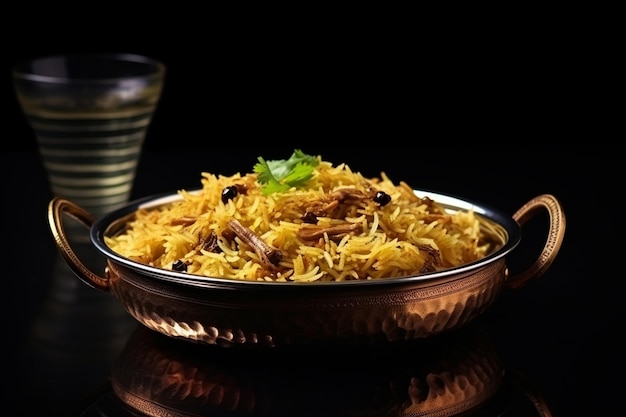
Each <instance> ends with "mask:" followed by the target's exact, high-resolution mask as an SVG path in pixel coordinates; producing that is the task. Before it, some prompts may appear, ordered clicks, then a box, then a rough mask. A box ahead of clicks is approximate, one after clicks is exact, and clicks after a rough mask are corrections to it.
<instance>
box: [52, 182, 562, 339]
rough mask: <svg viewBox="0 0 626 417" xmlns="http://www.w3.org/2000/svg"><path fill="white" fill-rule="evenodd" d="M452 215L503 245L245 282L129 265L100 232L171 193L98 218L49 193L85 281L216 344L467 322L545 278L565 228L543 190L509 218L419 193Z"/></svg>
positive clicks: (150, 322)
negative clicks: (98, 261) (437, 261)
mask: <svg viewBox="0 0 626 417" xmlns="http://www.w3.org/2000/svg"><path fill="white" fill-rule="evenodd" d="M415 192H416V193H417V194H419V195H420V196H428V197H430V198H432V199H434V200H435V201H438V202H439V203H441V204H442V205H444V206H445V208H446V210H448V211H450V212H454V211H459V210H466V209H469V208H473V210H474V211H475V213H476V214H477V215H478V216H479V217H480V218H481V224H482V225H483V226H484V228H485V230H486V231H488V233H489V234H490V235H491V237H492V238H493V239H495V240H497V241H498V243H499V245H498V246H499V247H498V248H497V249H496V250H494V251H493V252H492V253H490V254H488V255H487V256H486V257H484V258H483V259H480V260H479V261H475V262H472V263H469V264H466V265H462V266H460V267H456V268H451V269H448V270H444V271H438V272H431V273H424V274H420V275H416V276H409V277H401V278H390V279H379V280H368V281H344V282H319V283H306V284H300V283H280V282H251V281H238V280H232V279H224V278H219V277H200V276H194V275H191V274H186V273H184V272H176V271H169V270H164V269H159V268H154V267H150V266H147V265H143V264H140V263H138V262H134V261H132V260H129V259H127V258H124V257H122V256H120V255H119V254H117V253H115V252H114V251H112V250H111V249H110V248H109V247H108V246H107V245H106V244H105V243H104V236H106V235H110V234H113V233H116V232H118V231H119V230H120V229H121V228H123V227H124V225H125V224H126V223H127V222H128V220H129V219H130V218H132V216H133V214H134V212H135V211H136V210H137V209H138V207H140V206H141V207H156V206H158V205H160V204H167V203H168V202H171V201H173V200H175V199H177V198H179V197H178V195H177V194H170V195H160V196H154V197H147V198H143V199H140V200H137V201H135V202H132V203H129V204H128V205H126V206H125V207H123V208H121V209H118V210H116V211H114V212H111V213H109V214H108V215H106V216H104V217H102V218H101V219H99V220H97V221H95V220H94V218H93V216H92V215H91V214H90V213H89V212H87V211H86V210H84V209H83V208H81V207H80V206H78V205H76V204H74V203H72V202H71V201H69V200H67V199H64V198H61V197H55V198H53V199H52V200H51V201H50V204H49V207H48V220H49V225H50V228H51V231H52V234H53V237H54V239H55V242H56V245H57V247H58V249H59V251H60V253H61V255H62V256H63V257H64V258H65V260H66V261H67V263H68V265H69V266H70V267H71V268H72V270H73V271H74V273H75V274H76V275H77V276H78V278H80V279H81V280H82V281H84V282H85V283H86V284H88V285H90V286H91V287H94V288H96V289H98V290H102V291H108V292H111V293H112V294H113V295H114V296H115V297H117V298H118V299H119V301H120V302H121V303H122V305H123V306H124V308H125V309H126V311H128V313H129V314H130V315H132V316H133V317H134V318H135V319H136V320H137V321H139V322H140V323H142V324H143V325H145V326H146V327H148V328H150V329H153V330H155V331H158V332H160V333H163V334H165V335H168V336H171V337H174V338H181V339H184V340H188V341H192V342H197V343H201V344H209V345H220V346H281V345H292V346H293V345H315V344H320V343H326V344H327V343H333V344H370V343H376V342H392V341H400V340H415V339H421V338H425V337H429V336H432V335H436V334H439V333H443V332H447V331H449V330H452V329H456V328H459V327H461V326H464V325H465V324H466V323H468V322H470V321H472V320H473V319H474V318H475V317H477V316H479V315H480V314H482V313H483V312H484V311H485V310H486V309H487V308H488V307H489V306H490V305H491V304H492V303H493V301H494V300H495V299H496V298H497V297H498V296H499V295H500V293H501V292H502V291H503V290H504V289H505V288H513V289H517V288H520V287H523V286H524V285H525V284H526V283H528V282H529V281H531V280H534V279H536V278H538V277H540V276H542V275H543V274H544V273H545V272H546V270H547V269H548V268H549V266H550V265H551V264H552V262H553V261H554V259H555V257H556V255H557V253H558V251H559V249H560V246H561V243H562V241H563V237H564V233H565V215H564V213H563V210H562V207H561V205H560V203H559V201H558V200H557V199H556V198H555V197H554V196H552V195H550V194H543V195H539V196H537V197H535V198H533V199H531V200H530V201H528V202H527V203H526V204H524V205H523V206H522V207H520V208H519V209H518V210H517V211H516V212H515V213H514V214H513V216H507V215H504V214H502V213H500V212H499V211H497V210H494V209H492V208H489V207H486V206H484V205H481V204H475V203H473V202H470V201H467V200H462V199H459V198H456V197H453V196H449V195H445V194H440V193H434V192H429V191H424V190H415ZM540 209H544V210H547V212H548V214H549V218H550V221H549V230H548V233H547V238H546V241H545V245H544V247H543V249H542V250H541V253H540V254H539V256H538V258H537V259H536V261H535V262H534V263H532V265H530V266H529V267H528V268H527V269H525V270H524V271H522V272H520V273H515V274H512V273H510V272H509V269H508V267H507V262H506V258H507V256H508V255H510V254H511V252H512V251H513V250H514V249H515V248H516V247H517V246H518V244H519V242H520V240H521V236H522V225H523V224H524V223H525V222H526V221H527V220H529V219H530V218H532V217H533V216H534V215H535V214H536V213H537V212H538V211H539V210H540ZM64 215H69V216H70V217H72V218H74V219H76V220H77V221H78V222H80V223H82V224H83V225H84V226H86V227H87V228H88V229H89V236H90V241H91V243H92V245H93V246H94V247H95V248H96V249H97V251H98V252H99V253H101V254H102V255H103V256H104V257H105V258H106V268H105V271H103V272H102V273H97V272H94V271H92V270H90V269H89V267H87V266H86V265H85V263H84V262H83V261H81V259H79V257H78V256H77V255H76V253H75V252H74V250H73V249H72V245H71V243H70V241H71V239H69V236H68V234H67V233H66V231H65V228H64Z"/></svg>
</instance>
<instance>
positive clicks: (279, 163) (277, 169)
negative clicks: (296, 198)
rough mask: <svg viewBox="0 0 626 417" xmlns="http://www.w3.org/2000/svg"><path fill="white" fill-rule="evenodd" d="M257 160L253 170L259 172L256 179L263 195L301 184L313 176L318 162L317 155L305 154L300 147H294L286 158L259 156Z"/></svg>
mask: <svg viewBox="0 0 626 417" xmlns="http://www.w3.org/2000/svg"><path fill="white" fill-rule="evenodd" d="M258 160H259V162H258V163H256V164H255V165H254V172H256V173H257V174H259V175H258V177H257V181H258V182H259V183H260V184H262V191H263V194H264V195H267V194H272V193H279V192H283V191H287V190H288V189H289V188H291V187H301V186H303V185H304V184H305V183H306V182H307V181H308V180H309V179H310V178H311V177H312V176H313V171H314V169H315V166H317V164H319V159H318V157H315V156H312V155H307V154H305V153H304V152H302V151H301V150H300V149H296V150H295V151H294V152H293V154H292V155H291V156H290V157H289V159H287V160H285V159H275V160H270V161H266V160H265V159H263V157H260V156H259V157H258Z"/></svg>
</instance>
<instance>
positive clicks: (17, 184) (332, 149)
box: [0, 26, 624, 416]
mask: <svg viewBox="0 0 626 417" xmlns="http://www.w3.org/2000/svg"><path fill="white" fill-rule="evenodd" d="M66 29H67V28H66ZM76 29H77V31H78V29H79V28H76ZM83 29H84V28H83ZM97 29H98V27H95V28H90V30H89V31H87V32H85V33H86V35H85V36H84V37H82V38H81V37H77V36H76V32H71V31H70V32H68V31H64V32H63V33H61V32H56V31H55V30H54V27H52V26H50V27H48V28H42V29H41V31H42V32H41V33H40V36H37V37H36V39H23V40H22V42H21V43H10V45H7V49H6V50H5V51H3V53H2V60H3V61H2V63H3V65H2V68H1V70H2V74H3V76H2V77H1V78H0V100H1V101H2V104H3V107H2V109H3V110H2V112H3V117H2V122H3V131H4V132H5V133H3V134H2V136H3V138H4V140H3V141H2V144H1V145H0V148H1V149H2V178H3V182H4V189H5V190H6V194H5V197H4V199H3V201H4V204H3V218H4V219H5V221H4V225H3V227H2V236H3V240H4V241H5V246H4V247H5V248H6V247H8V248H9V252H8V254H7V255H6V256H5V266H6V267H8V268H5V273H4V274H3V276H4V278H5V280H6V281H5V286H4V289H3V314H2V315H3V318H4V321H5V326H7V327H5V329H11V330H10V331H9V330H6V333H10V335H8V336H9V339H10V340H11V341H12V342H9V347H8V348H9V349H10V352H12V353H14V352H16V351H18V350H19V349H20V346H21V343H22V342H23V340H24V339H25V338H26V334H27V331H28V330H27V326H28V322H29V319H32V318H33V317H34V316H35V314H36V312H37V309H38V308H39V303H40V302H41V298H42V297H43V296H44V294H45V290H46V288H45V283H44V284H43V285H42V283H41V282H40V278H39V276H40V275H44V274H45V272H46V271H47V269H49V268H50V262H46V261H42V262H38V261H34V259H38V257H39V256H40V255H41V259H50V256H51V254H52V253H54V251H55V248H54V247H53V242H52V239H51V238H50V235H49V232H48V230H47V223H46V221H47V220H46V217H45V216H46V206H47V203H48V201H49V199H50V195H49V194H47V193H46V191H45V190H47V188H46V187H45V186H44V185H45V184H46V178H45V173H44V171H43V169H42V166H41V165H40V163H39V159H38V155H37V148H36V143H35V139H34V136H33V134H32V133H31V131H30V129H29V128H28V126H27V125H26V122H25V119H24V118H23V117H22V115H21V113H20V110H19V108H18V106H17V102H16V100H15V97H14V94H13V90H12V85H11V76H10V69H11V67H12V65H13V64H15V63H17V62H18V61H20V60H23V59H28V58H32V57H36V56H40V55H48V54H55V53H61V52H94V51H102V52H132V53H139V54H145V55H150V56H152V57H155V58H158V59H160V60H162V61H163V62H164V63H165V64H166V66H167V76H166V84H165V89H164V92H163V96H162V99H161V102H160V103H159V107H158V109H157V112H156V114H155V117H154V119H153V123H152V125H151V127H150V130H149V133H148V137H147V139H146V142H145V150H144V155H143V157H142V160H141V163H140V166H139V170H138V172H137V179H136V183H135V189H134V197H143V196H146V195H151V194H154V193H160V192H166V191H175V190H177V189H180V188H189V187H196V186H198V185H199V178H200V176H199V174H200V172H201V171H211V172H217V173H223V174H225V175H230V174H232V173H234V172H237V171H239V172H248V171H249V170H250V169H251V168H252V166H253V165H254V163H255V162H256V158H257V157H258V156H263V157H265V158H266V159H279V158H280V159H282V158H287V157H289V155H290V154H291V152H292V151H293V149H294V148H299V149H302V150H304V151H305V152H307V153H310V154H321V155H322V156H323V157H324V159H326V160H329V161H333V162H336V163H340V162H347V163H348V164H349V165H350V167H351V168H352V169H354V170H356V171H361V172H363V173H364V174H365V175H367V176H375V175H379V174H380V172H381V171H384V172H386V173H387V174H388V175H389V176H390V177H391V178H392V180H395V181H400V180H403V181H407V182H408V183H409V184H410V185H412V186H414V188H418V189H419V188H422V189H431V190H436V191H440V192H444V193H450V194H453V195H456V196H459V197H461V198H465V199H469V200H473V201H477V202H479V203H481V204H486V205H489V206H491V207H494V208H496V209H498V210H501V211H502V212H504V213H511V214H512V213H514V212H515V211H516V210H517V209H518V208H519V207H521V206H522V205H523V204H524V203H526V202H527V201H528V200H529V199H531V198H533V197H535V196H537V195H540V194H543V193H550V194H553V195H555V196H556V197H557V198H558V199H559V201H560V202H561V203H562V205H563V208H564V212H565V214H566V218H567V230H566V235H565V241H564V243H563V246H562V248H561V251H560V253H559V255H558V257H557V259H556V261H555V263H554V264H553V266H552V267H551V269H550V270H549V271H548V273H547V274H546V276H544V277H542V278H541V279H540V280H537V281H533V282H532V283H530V284H529V285H527V286H526V287H524V288H522V289H520V290H518V291H515V292H512V293H508V294H505V295H504V297H502V300H499V302H498V303H497V304H496V305H495V306H494V308H493V311H491V312H490V315H489V318H490V321H491V322H492V323H493V325H494V328H498V329H499V330H500V331H501V334H499V337H500V338H501V342H502V343H503V344H505V345H506V346H507V347H512V348H513V350H512V351H511V350H509V352H514V353H511V357H509V358H507V359H508V360H511V361H512V362H513V363H514V364H515V366H517V367H519V368H521V369H522V370H523V371H524V372H525V373H526V374H527V375H528V376H529V378H530V379H532V380H533V381H534V382H535V383H536V384H537V385H538V386H539V390H540V391H541V392H542V393H543V394H544V395H545V397H546V399H547V401H548V403H549V404H550V405H551V406H552V407H553V409H554V410H555V411H556V412H557V413H556V414H555V416H578V415H580V416H585V415H592V414H593V415H607V416H608V415H616V414H615V413H614V411H615V410H618V409H620V408H621V405H622V403H621V400H620V398H619V396H620V395H621V392H622V390H623V387H624V383H623V380H622V376H623V372H624V366H623V364H624V360H623V358H622V356H621V355H622V349H623V347H624V342H623V341H622V340H621V339H622V337H621V331H622V330H623V329H624V302H623V296H622V293H621V290H618V289H617V288H616V287H615V286H616V285H617V283H618V282H619V279H620V275H623V273H621V272H620V270H621V268H619V269H618V268H612V269H611V268H607V266H608V265H610V264H611V263H613V261H612V260H611V259H610V258H609V257H608V255H607V254H605V252H604V251H605V249H604V248H605V247H606V246H607V244H608V241H606V240H605V238H604V237H603V235H602V233H600V232H598V230H599V229H606V228H613V227H615V228H616V229H620V230H621V229H623V227H617V224H618V219H616V217H617V216H618V215H619V213H612V212H611V213H609V210H610V209H611V208H612V206H613V205H614V204H615V202H614V199H613V198H612V197H609V196H608V195H607V194H603V193H600V189H601V186H603V184H606V181H609V183H611V184H613V183H615V181H616V179H615V178H614V177H608V178H606V177H604V176H603V177H602V180H601V173H604V172H605V171H610V172H613V170H614V167H615V166H616V165H617V164H618V161H619V159H620V158H619V153H618V152H617V151H616V150H617V147H616V146H615V145H609V142H608V138H604V137H598V136H597V135H595V136H591V135H589V134H588V131H587V129H586V127H587V123H586V121H585V120H583V119H582V118H581V116H580V113H579V112H578V111H576V108H577V105H578V104H579V103H580V98H579V95H578V93H580V91H581V89H584V88H585V87H584V86H579V87H578V88H573V86H572V80H573V79H575V78H577V76H578V75H580V74H572V72H573V71H574V70H572V69H571V67H570V66H569V63H571V62H572V61H570V56H569V55H568V54H567V52H566V51H565V52H564V50H563V49H560V50H557V51H555V50H552V49H551V48H544V49H533V48H530V47H524V44H523V43H521V42H515V41H514V42H513V43H512V44H509V48H508V49H503V48H502V47H501V45H485V44H484V43H483V44H480V43H479V44H477V45H478V46H477V45H470V44H465V45H464V44H463V40H459V43H457V44H454V45H455V46H453V47H452V45H448V46H451V48H449V49H446V50H445V51H444V50H441V49H438V48H436V47H434V46H432V45H429V44H428V43H419V44H417V45H407V44H406V42H404V43H402V44H398V43H394V42H391V41H390V39H386V40H381V39H378V40H375V39H374V38H372V39H367V40H363V41H356V40H354V39H353V40H346V39H344V40H343V41H338V42H334V43H331V42H317V41H316V40H315V38H314V37H310V38H309V37H303V38H298V42H295V41H294V39H290V37H289V36H282V37H281V36H278V34H276V36H248V37H247V38H246V39H245V41H233V39H232V38H231V36H230V35H232V37H235V36H236V30H233V32H232V33H222V34H220V36H208V35H207V36H206V37H205V38H198V37H196V38H190V39H187V40H185V41H182V40H181V38H179V37H174V36H173V35H172V30H171V29H168V30H167V31H166V30H153V31H150V32H147V31H141V33H140V34H136V33H134V34H132V35H130V34H128V33H126V34H124V33H118V34H117V36H110V37H96V36H91V35H90V34H92V33H96V32H98V30H97ZM200 32H201V31H200ZM207 33H211V32H210V31H207ZM212 35H215V34H214V33H213V34H212ZM513 52H516V53H513ZM607 168H608V169H607ZM33 190H36V191H33ZM611 211H612V210H611ZM535 223H537V224H535ZM544 225H545V223H541V222H540V221H537V222H533V224H530V225H528V227H527V228H526V229H525V233H526V234H525V235H524V239H523V242H522V243H523V244H522V247H523V248H524V250H520V255H519V256H517V257H513V259H511V261H510V262H511V265H512V268H514V267H518V266H519V267H520V268H521V267H523V265H528V262H530V261H531V260H532V259H533V258H532V257H533V256H536V255H537V254H538V253H539V250H540V249H541V247H542V246H541V245H542V242H543V240H544V236H543V235H542V233H543V232H545V227H544ZM16 235H19V236H28V237H25V238H23V239H20V246H19V247H15V246H14V245H11V242H12V241H13V237H14V236H16ZM619 245H620V244H619V241H618V246H619ZM5 253H6V252H5ZM522 254H525V257H524V258H523V259H520V258H522ZM529 259H530V261H529ZM618 259H619V258H618ZM607 270H608V271H609V272H600V271H607ZM42 287H43V288H42ZM16 315H18V316H20V318H22V319H23V320H20V321H19V322H18V324H17V325H16V322H15V319H14V317H15V316H16ZM23 322H24V323H23ZM18 365H19V364H18ZM18 368H19V366H18ZM12 369H13V368H12Z"/></svg>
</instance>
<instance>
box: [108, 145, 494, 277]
mask: <svg viewBox="0 0 626 417" xmlns="http://www.w3.org/2000/svg"><path fill="white" fill-rule="evenodd" d="M318 159H319V164H318V165H317V166H316V167H315V171H314V175H313V177H312V179H311V180H309V181H308V183H307V184H306V185H305V187H303V188H291V189H289V190H288V191H287V192H280V193H274V194H269V195H263V193H262V191H261V186H260V185H259V184H258V182H257V174H256V173H247V174H244V175H242V174H240V173H237V174H235V175H232V176H223V175H216V174H211V173H207V172H203V173H202V174H201V185H202V187H201V188H200V189H199V190H195V191H193V192H192V191H187V190H180V191H179V192H178V194H179V195H180V197H181V199H180V200H177V201H175V202H173V203H169V204H167V205H166V206H163V207H157V208H148V209H145V208H144V209H139V210H138V211H137V213H136V216H135V217H134V218H133V219H131V221H130V222H129V223H128V225H127V228H126V229H125V230H123V231H122V232H121V233H119V234H117V235H115V236H109V237H106V243H107V245H109V246H110V247H111V249H113V250H114V251H116V252H117V253H119V254H121V255H123V256H125V257H127V258H130V259H133V260H136V261H138V262H141V263H144V264H148V265H152V266H155V267H158V268H164V269H168V270H171V269H173V265H174V264H175V263H176V262H178V263H179V265H180V263H181V262H183V263H184V264H185V266H186V273H188V274H194V275H199V276H207V277H223V278H232V279H239V280H249V281H259V280H261V281H297V282H314V281H345V280H368V279H381V278H391V277H400V276H411V275H417V274H422V273H424V272H429V271H439V270H443V269H447V268H452V267H455V266H459V265H462V264H466V263H468V262H471V261H474V260H477V259H480V258H482V257H484V256H485V255H486V253H487V252H488V250H489V245H488V244H487V243H485V242H484V241H483V239H482V236H481V228H480V222H479V219H478V217H477V216H476V215H475V213H474V212H473V211H472V210H466V211H452V212H446V211H445V210H444V208H443V207H442V206H441V205H440V204H439V203H438V202H433V201H432V200H430V199H428V198H425V197H420V196H416V195H415V192H414V190H413V189H412V188H411V187H410V186H409V185H408V184H406V183H404V182H400V183H399V184H394V183H393V182H392V181H391V180H390V179H389V178H388V177H387V176H386V174H385V173H384V172H383V173H381V176H380V178H366V177H364V176H363V175H361V174H360V173H359V172H353V171H352V170H351V169H350V167H349V166H348V165H346V164H339V165H337V166H334V165H333V164H331V163H330V162H328V161H323V160H322V159H321V158H320V157H318ZM232 185H237V186H238V187H239V188H240V189H241V190H245V192H240V193H239V194H238V195H237V196H236V197H235V198H233V199H230V200H228V201H226V203H224V202H223V201H222V190H224V189H225V188H226V187H228V186H232ZM337 190H343V191H344V192H345V191H346V190H347V192H348V193H352V192H354V193H358V192H362V193H363V194H366V195H369V196H372V195H373V193H374V192H376V191H382V192H384V193H386V194H387V195H389V196H390V197H391V201H390V202H389V203H388V204H386V205H380V204H378V203H377V202H376V201H374V199H373V198H363V199H356V200H354V201H351V200H345V201H340V202H339V203H338V204H337V205H336V206H335V207H334V208H333V209H327V210H326V211H325V212H324V213H325V215H321V216H318V217H317V218H316V220H317V223H316V225H315V226H317V227H319V228H320V229H321V230H322V231H324V230H326V229H325V228H326V227H330V226H335V225H340V224H343V225H346V224H348V225H357V226H355V227H356V229H355V230H354V231H352V232H350V233H347V234H343V235H342V234H339V235H338V236H331V235H329V234H328V233H322V234H321V235H320V236H319V237H318V238H316V239H312V240H311V239H303V238H302V236H301V235H300V234H299V232H301V231H302V230H303V228H306V227H310V226H307V225H306V223H305V221H304V220H303V215H304V213H305V211H306V210H307V208H309V209H310V208H311V207H330V206H327V204H329V203H332V202H333V198H332V196H333V194H332V193H333V192H334V191H337ZM231 219H237V220H238V221H239V223H240V224H241V225H242V226H244V227H247V228H249V229H250V230H251V231H252V232H253V233H254V234H255V235H256V236H258V237H260V238H261V239H262V240H263V241H264V242H266V243H267V244H268V245H270V246H271V247H273V248H276V249H279V250H280V252H281V254H282V259H281V260H280V263H279V264H278V265H277V266H276V267H275V268H268V267H267V265H266V264H264V263H263V262H262V259H260V257H259V256H258V254H257V252H255V251H254V250H253V248H252V247H251V246H250V245H249V244H247V243H246V242H245V241H244V240H242V239H240V237H239V236H235V237H234V235H233V233H228V231H227V229H229V226H228V222H229V220H231ZM211 235H213V237H216V238H217V240H216V241H215V243H216V246H214V248H213V250H206V246H205V243H206V241H207V240H208V238H209V236H211Z"/></svg>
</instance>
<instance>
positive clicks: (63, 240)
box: [48, 197, 110, 291]
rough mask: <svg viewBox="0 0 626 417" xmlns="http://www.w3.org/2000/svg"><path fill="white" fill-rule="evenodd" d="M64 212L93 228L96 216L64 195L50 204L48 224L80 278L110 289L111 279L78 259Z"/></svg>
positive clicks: (60, 249)
mask: <svg viewBox="0 0 626 417" xmlns="http://www.w3.org/2000/svg"><path fill="white" fill-rule="evenodd" d="M64 214H67V215H69V216H71V217H72V218H74V219H75V220H77V221H79V222H80V223H82V224H83V225H85V226H86V227H87V228H88V229H89V228H91V225H92V224H93V223H94V220H95V219H94V217H93V216H92V215H91V214H90V213H89V212H87V211H86V210H85V209H83V208H82V207H80V206H78V205H76V204H75V203H72V202H71V201H69V200H67V199H65V198H63V197H54V198H53V199H52V200H51V201H50V203H49V204H48V224H49V225H50V230H51V231H52V236H53V237H54V241H55V243H56V245H57V248H58V249H59V252H61V255H62V256H63V258H64V259H65V261H66V262H67V264H68V265H69V267H70V268H71V269H72V271H73V272H74V274H75V275H76V276H78V278H80V279H81V280H82V281H83V282H84V283H86V284H87V285H89V286H90V287H93V288H97V289H99V290H103V291H109V288H110V287H109V280H108V279H107V278H103V277H101V276H99V275H98V274H95V273H94V272H92V271H91V270H90V269H89V268H88V267H86V266H85V264H84V263H83V262H81V260H80V259H78V256H76V253H75V252H74V250H73V249H72V246H71V244H70V241H69V239H68V235H67V234H66V232H65V227H64V225H63V215H64Z"/></svg>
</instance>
